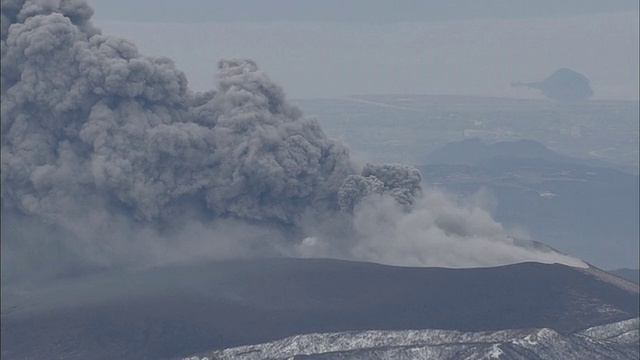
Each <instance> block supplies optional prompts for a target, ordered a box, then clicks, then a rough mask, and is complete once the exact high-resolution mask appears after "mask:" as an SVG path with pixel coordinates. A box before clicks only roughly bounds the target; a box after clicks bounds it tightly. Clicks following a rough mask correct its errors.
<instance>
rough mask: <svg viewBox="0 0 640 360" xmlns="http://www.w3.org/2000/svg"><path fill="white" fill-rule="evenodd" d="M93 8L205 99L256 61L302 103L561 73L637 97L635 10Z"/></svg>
mask: <svg viewBox="0 0 640 360" xmlns="http://www.w3.org/2000/svg"><path fill="white" fill-rule="evenodd" d="M90 3H91V4H92V5H93V6H94V7H95V10H96V14H95V21H96V23H97V24H98V26H100V27H101V28H102V29H103V31H104V33H106V34H111V35H119V36H124V37H126V38H128V39H131V40H133V41H134V42H135V43H136V44H137V46H138V47H139V48H140V50H141V51H142V52H144V53H146V54H151V55H156V56H168V57H170V58H171V59H173V60H174V61H175V62H176V64H177V66H178V68H180V69H181V70H183V71H184V72H185V73H186V75H187V78H188V80H189V84H190V87H191V88H193V89H195V90H207V89H210V88H212V87H213V84H214V77H213V73H214V69H215V67H216V65H215V64H216V63H217V62H218V61H219V60H220V59H221V58H232V57H250V58H253V59H255V60H256V61H257V62H258V63H259V64H260V66H261V68H262V69H264V70H265V71H266V72H267V73H268V74H270V76H271V77H272V78H273V79H274V80H275V81H276V82H278V83H280V84H281V85H282V86H283V87H284V89H285V91H286V92H287V93H288V94H289V95H290V96H291V97H294V98H316V97H342V96H348V95H352V94H380V93H414V94H425V93H426V94H468V95H488V96H508V97H536V96H537V94H536V93H534V92H529V91H527V90H526V89H513V88H511V87H510V83H511V82H512V81H523V80H539V79H542V78H544V77H546V76H547V75H549V74H551V73H552V72H553V71H555V70H556V69H558V68H560V67H569V68H571V69H573V70H576V71H578V72H581V73H583V74H585V75H586V76H587V77H588V78H589V79H590V80H591V83H592V87H593V88H594V91H595V96H594V98H600V99H637V98H638V86H639V81H638V78H639V75H638V74H639V72H638V61H639V59H638V51H639V50H638V41H639V36H638V33H639V31H638V2H637V1H613V2H601V1H563V2H561V3H557V2H554V1H542V2H536V3H535V6H534V5H531V4H530V2H525V1H495V0H494V1H484V2H482V6H479V5H478V2H476V1H466V0H465V1H456V2H444V1H404V2H390V1H375V2H371V1H366V2H365V1H356V0H351V1H346V2H339V1H328V2H298V1H292V0H289V1H284V0H283V1H275V2H268V4H269V5H268V6H267V5H266V4H267V3H265V2H262V1H256V0H253V1H248V0H245V1H236V2H219V1H203V0H191V1H182V2H179V3H177V2H170V1H164V0H163V1H150V0H149V1H146V0H144V1H135V2H130V1H124V0H115V1H113V0H109V1H106V0H92V1H90ZM301 3H304V6H303V5H301ZM178 4H179V6H178Z"/></svg>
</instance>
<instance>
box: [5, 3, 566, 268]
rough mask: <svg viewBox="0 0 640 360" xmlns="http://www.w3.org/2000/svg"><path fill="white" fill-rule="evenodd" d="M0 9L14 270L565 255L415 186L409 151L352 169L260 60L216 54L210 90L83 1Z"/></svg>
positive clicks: (486, 261)
mask: <svg viewBox="0 0 640 360" xmlns="http://www.w3.org/2000/svg"><path fill="white" fill-rule="evenodd" d="M1 7H2V15H1V16H2V29H1V30H2V33H1V41H2V42H1V51H2V62H1V81H2V83H1V96H2V102H1V119H2V154H1V155H2V209H3V217H2V228H3V234H2V246H3V267H5V264H4V263H5V259H6V260H7V262H8V263H9V265H6V266H8V268H9V269H10V271H9V272H10V274H14V273H18V272H19V271H18V270H20V269H25V271H26V269H31V268H37V267H38V266H37V265H36V264H38V265H40V266H41V267H43V268H46V269H48V270H47V271H51V268H56V269H64V268H65V266H67V267H68V268H69V269H72V270H69V269H66V270H64V271H74V270H73V269H76V268H82V267H83V266H94V265H97V266H101V267H113V266H127V265H128V264H156V263H163V262H172V261H180V260H190V259H194V258H226V257H238V256H256V255H265V254H266V255H283V254H289V255H291V254H296V255H314V256H322V255H327V256H336V257H343V258H355V259H362V260H373V261H380V262H385V263H392V264H410V265H434V266H435V265H443V266H479V265H495V264H502V263H509V262H518V261H527V260H532V261H543V262H554V261H564V262H567V261H569V262H571V261H570V259H569V258H557V257H554V256H555V255H554V256H551V255H550V253H546V252H539V251H533V250H527V249H525V248H522V247H519V246H516V245H514V244H513V242H512V241H510V240H509V239H508V238H507V237H506V236H505V235H504V231H503V230H502V228H501V227H500V225H499V224H497V223H495V222H494V221H493V220H492V219H491V217H490V216H489V215H488V214H487V213H485V212H481V211H480V210H477V209H463V208H459V207H457V206H456V205H454V204H453V203H451V202H447V201H445V200H443V198H442V197H439V196H438V195H434V194H432V193H431V192H429V193H426V194H423V193H422V190H421V188H420V181H421V178H420V174H419V172H418V171H417V170H416V169H415V168H413V167H411V166H406V165H373V164H369V165H367V166H365V168H364V169H363V170H362V172H361V175H356V172H357V171H356V169H355V166H354V165H353V163H352V162H351V161H350V159H349V156H348V153H347V150H346V149H345V148H344V147H343V146H342V145H341V144H340V143H339V142H336V141H333V140H330V139H328V138H327V137H326V136H325V135H324V133H323V132H322V130H321V129H320V127H319V125H318V123H317V121H316V120H315V119H313V118H307V117H303V116H302V113H301V111H300V110H298V109H297V108H296V107H294V106H292V105H290V104H288V103H287V102H286V100H285V96H284V92H283V90H282V89H281V88H280V87H279V86H278V85H276V84H274V83H273V82H272V81H271V80H270V79H269V78H268V77H267V76H266V75H265V74H264V73H263V72H262V71H260V70H259V69H258V67H257V65H256V64H255V62H253V61H252V60H248V59H240V60H224V61H220V63H219V64H218V67H217V68H218V73H217V79H218V84H217V89H216V90H212V91H209V92H205V93H193V92H191V91H190V90H189V89H188V88H187V81H186V77H185V76H184V74H183V73H182V72H180V71H178V70H177V69H176V68H175V66H174V64H173V62H172V61H171V60H169V59H166V58H150V57H145V56H142V55H141V54H139V53H138V50H137V49H136V47H135V45H134V44H132V43H130V42H128V41H126V40H124V39H119V38H114V37H108V36H104V35H102V34H101V32H100V30H99V29H97V28H95V27H94V26H93V25H92V23H91V21H90V18H91V15H92V13H93V10H92V9H91V8H90V7H89V6H88V5H87V4H86V3H85V2H83V1H80V0H56V1H44V0H28V1H4V0H3V1H2V3H1ZM302 239H305V240H304V241H302ZM313 239H315V240H313ZM36 248H37V249H40V250H39V253H37V254H36V253H35V252H34V251H33V249H36ZM43 249H45V250H43ZM5 253H6V254H5ZM71 263H73V264H75V265H74V266H75V268H74V267H73V266H71V267H69V266H68V264H71ZM60 271H62V272H64V271H63V270H60ZM54 272H55V271H54ZM3 273H4V271H3ZM3 276H6V274H3Z"/></svg>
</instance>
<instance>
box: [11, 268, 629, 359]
mask: <svg viewBox="0 0 640 360" xmlns="http://www.w3.org/2000/svg"><path fill="white" fill-rule="evenodd" d="M639 291H640V290H639V288H638V286H637V285H635V284H632V283H630V282H628V281H626V280H623V279H621V278H618V277H615V276H613V275H609V274H607V273H605V272H603V271H600V270H598V269H596V268H584V269H583V268H573V267H567V266H564V265H557V264H555V265H547V264H539V263H521V264H515V265H509V266H501V267H493V268H475V269H444V268H408V267H392V266H383V265H377V264H372V263H361V262H349V261H340V260H327V259H284V258H280V259H259V260H235V261H222V262H204V263H196V264H185V265H179V266H178V265H176V266H171V267H164V268H153V269H146V270H139V271H134V272H126V273H125V272H122V273H99V274H93V275H87V276H84V277H77V278H73V279H66V280H64V279H63V280H58V281H56V282H48V283H44V284H38V285H36V284H33V285H32V286H31V287H29V288H28V287H26V286H24V285H23V286H20V287H8V286H6V285H3V287H2V324H1V326H2V332H1V335H2V358H3V359H33V358H90V359H171V358H177V357H181V356H187V355H190V354H203V353H205V352H211V351H215V350H220V349H224V348H231V347H236V346H242V345H250V344H258V343H268V342H273V341H276V340H279V339H284V338H287V337H290V336H296V335H304V334H313V333H320V334H329V333H342V334H346V335H345V336H344V337H342V336H340V338H342V339H343V340H344V343H345V344H346V343H350V344H351V345H349V348H350V349H353V347H354V343H353V341H352V340H353V339H355V338H357V337H358V336H365V335H366V336H378V337H379V336H383V337H384V334H383V335H380V333H375V332H373V333H372V332H370V331H371V330H380V331H391V332H396V331H405V330H412V329H416V330H419V329H424V330H428V329H438V330H447V331H448V332H446V331H444V332H443V331H440V332H425V333H422V332H418V333H417V335H416V336H418V337H420V338H422V339H426V340H424V341H422V340H420V341H418V342H417V343H416V344H417V345H416V346H422V347H424V346H426V345H427V343H428V342H429V341H432V340H433V341H432V342H431V343H433V342H438V341H440V342H442V341H444V340H446V339H447V338H449V339H451V344H458V345H461V344H462V343H464V342H465V341H466V340H465V339H476V340H477V341H480V342H484V343H486V344H488V345H487V346H480V345H478V344H476V345H474V346H472V348H473V349H475V350H473V351H480V352H482V351H485V350H487V349H489V348H492V346H493V345H497V346H498V347H499V349H501V351H505V352H507V351H510V350H509V348H508V347H506V346H503V345H500V344H506V343H508V342H511V343H513V342H514V341H516V342H517V341H521V342H522V341H524V342H527V341H539V342H540V343H541V344H546V345H545V346H551V348H553V347H554V346H555V347H562V346H564V347H565V350H566V351H568V353H571V351H572V350H571V349H574V347H579V346H580V345H579V344H581V343H582V342H584V341H591V340H589V339H587V338H585V337H584V335H583V334H584V331H585V330H587V329H589V328H592V327H594V326H600V325H607V324H611V327H614V328H620V326H618V325H615V323H618V322H620V321H625V320H630V319H634V318H637V317H638V315H639V309H638V306H639V297H638V294H639ZM625 326H626V325H625ZM518 329H520V330H518ZM536 329H537V330H536ZM625 329H626V330H624V331H622V332H620V331H618V332H617V333H616V332H615V331H609V332H608V334H609V335H606V336H605V335H602V336H597V335H593V336H592V337H593V339H595V340H594V341H595V342H594V343H593V346H592V348H590V350H589V349H587V350H585V349H582V350H580V351H582V352H579V353H575V354H582V355H584V354H585V351H586V353H587V354H589V355H590V356H587V358H589V357H591V358H594V357H595V356H600V355H601V354H602V353H601V352H600V351H606V352H605V354H609V353H610V354H623V355H624V354H627V355H625V356H626V357H624V356H623V357H617V358H631V357H629V356H637V354H638V348H637V340H635V343H634V342H633V338H632V340H630V341H631V343H632V345H629V344H627V343H626V342H615V341H608V340H606V339H605V338H606V337H616V336H618V335H620V336H622V335H623V334H626V333H629V334H630V335H629V336H631V337H633V336H636V337H637V332H638V325H637V322H635V323H633V322H632V325H631V326H630V327H629V328H628V329H627V328H626V327H625ZM501 331H506V332H504V333H500V332H501ZM345 332H348V333H345ZM351 332H355V333H351ZM479 332H491V333H493V334H485V335H482V334H478V333H479ZM461 333H474V334H467V335H465V334H461ZM358 334H360V335H358ZM376 334H377V335H376ZM389 334H391V335H389V336H390V337H389V341H392V338H393V336H395V335H392V334H393V333H389ZM616 334H617V335H616ZM633 334H635V335H633ZM323 336H325V340H326V339H329V338H330V336H331V335H323ZM482 336H485V337H487V336H488V337H491V338H492V339H493V340H490V341H489V340H486V341H485V340H482ZM590 336H591V335H590ZM625 336H627V335H625ZM301 339H305V338H304V337H302V338H301ZM428 339H432V340H428ZM478 339H480V340H478ZM585 339H586V340H585ZM476 340H474V341H476ZM305 341H307V344H308V343H309V342H308V340H305ZM425 341H426V342H425ZM469 341H471V340H469ZM566 341H569V344H568V345H567V343H566ZM375 342H376V343H377V342H378V341H377V340H376V341H375ZM467 342H468V341H467ZM367 344H370V343H367V342H363V343H361V344H360V345H361V346H360V348H361V349H363V350H366V349H369V350H371V349H370V348H369V347H368V345H367ZM390 344H391V345H393V344H392V343H390ZM633 344H636V345H633ZM391 345H390V346H391ZM397 345H398V344H397ZM462 345H463V344H462ZM565 345H566V346H565ZM394 346H395V345H394ZM514 346H515V345H514ZM528 346H529V345H526V343H523V345H522V346H521V347H522V349H525V350H526V349H528ZM603 346H604V347H603ZM463 347H464V346H463ZM467 347H468V346H467ZM515 348H517V349H518V350H517V351H525V350H522V349H521V348H520V347H517V346H516V347H515ZM345 349H346V348H344V349H342V350H345ZM395 349H396V350H398V349H400V348H398V346H395ZM603 349H604V350H603ZM607 349H609V350H607ZM342 350H341V351H342ZM369 350H367V351H369ZM405 350H406V348H405ZM345 351H346V350H345ZM385 351H386V350H385ZM421 351H423V350H421ZM470 351H471V350H470ZM496 351H497V350H496ZM514 351H516V350H514ZM536 351H537V350H536ZM589 351H590V352H589ZM363 354H365V355H366V354H368V353H367V352H364V353H363ZM232 358H233V357H232ZM256 358H264V357H256ZM320 358H327V357H320ZM334 358H358V357H349V356H345V357H334ZM360 358H363V356H361V357H360ZM364 358H366V356H364ZM613 358H616V357H613Z"/></svg>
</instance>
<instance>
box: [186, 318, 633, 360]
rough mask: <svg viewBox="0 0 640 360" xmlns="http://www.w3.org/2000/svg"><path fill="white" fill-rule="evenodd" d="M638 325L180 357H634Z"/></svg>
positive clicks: (291, 343) (364, 335)
mask: <svg viewBox="0 0 640 360" xmlns="http://www.w3.org/2000/svg"><path fill="white" fill-rule="evenodd" d="M639 325H640V319H638V318H635V319H630V320H625V321H621V322H616V323H612V324H607V325H601V326H596V327H592V328H589V329H587V330H584V331H582V332H579V333H575V334H569V335H562V334H559V333H558V332H556V331H554V330H551V329H548V328H542V329H526V330H503V331H495V332H459V331H449V330H403V331H359V332H338V333H317V334H307V335H297V336H291V337H288V338H285V339H282V340H278V341H274V342H270V343H264V344H259V345H248V346H240V347H235V348H230V349H224V350H218V351H213V352H209V353H203V354H200V355H199V356H198V355H196V356H193V357H187V358H184V359H185V360H205V359H208V360H213V359H216V360H223V359H242V360H257V359H293V358H296V357H297V356H305V357H309V358H312V359H376V358H385V359H416V358H418V359H458V358H460V357H463V358H465V359H492V358H495V359H529V358H538V357H539V358H544V359H574V358H575V359H587V358H596V357H597V358H598V359H637V358H638V355H639V350H638V349H639V348H638V329H639Z"/></svg>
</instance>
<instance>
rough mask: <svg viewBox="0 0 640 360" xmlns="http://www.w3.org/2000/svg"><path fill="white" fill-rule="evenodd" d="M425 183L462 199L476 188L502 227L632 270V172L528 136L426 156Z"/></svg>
mask: <svg viewBox="0 0 640 360" xmlns="http://www.w3.org/2000/svg"><path fill="white" fill-rule="evenodd" d="M424 163H425V164H426V165H423V166H421V167H420V171H421V172H422V175H423V180H424V181H425V183H426V184H427V186H435V187H438V188H441V189H444V190H446V191H448V192H450V193H452V194H454V195H455V196H458V197H460V198H461V199H463V198H466V197H468V196H469V195H472V194H474V193H477V192H478V191H480V190H488V192H489V193H490V194H491V195H492V196H493V197H494V198H495V200H496V201H495V208H494V209H492V212H493V214H494V216H495V217H496V219H497V220H498V221H500V222H501V223H503V224H504V225H505V226H506V227H507V228H511V229H520V230H522V229H524V230H525V231H527V232H528V233H529V234H530V236H531V237H532V238H533V239H535V240H538V241H541V242H543V243H546V244H549V245H551V246H552V247H554V248H556V249H558V250H560V251H562V252H565V253H568V254H570V255H572V256H576V257H579V258H582V259H584V260H586V261H588V262H590V263H593V264H595V265H597V266H600V267H603V268H609V269H616V268H622V267H630V268H637V266H638V239H639V238H640V235H639V223H638V218H639V216H640V214H639V207H640V205H639V198H640V195H639V191H638V190H639V181H638V176H637V175H632V174H628V173H625V172H622V171H619V170H615V169H612V168H610V167H606V163H603V162H600V161H597V160H585V159H576V158H571V157H567V156H563V155H560V154H558V153H555V152H553V151H551V150H549V149H548V148H546V147H544V146H543V145H542V144H540V143H537V142H535V141H531V140H522V141H514V142H499V143H495V144H486V143H483V142H481V141H480V140H477V139H468V140H464V141H460V142H455V143H450V144H448V145H446V146H444V147H443V148H441V149H438V150H436V151H434V152H433V153H431V154H429V155H428V156H426V157H425V158H424Z"/></svg>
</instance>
